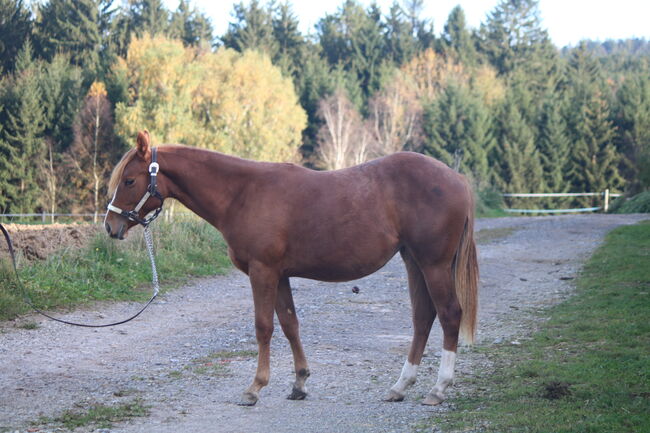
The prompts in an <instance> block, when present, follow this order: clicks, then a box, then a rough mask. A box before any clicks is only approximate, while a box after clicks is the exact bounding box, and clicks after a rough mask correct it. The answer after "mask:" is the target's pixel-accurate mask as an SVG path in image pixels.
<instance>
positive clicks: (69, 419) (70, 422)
mask: <svg viewBox="0 0 650 433" xmlns="http://www.w3.org/2000/svg"><path fill="white" fill-rule="evenodd" d="M148 415H149V407H148V406H145V405H144V403H143V401H142V400H141V399H135V400H133V401H131V402H129V403H123V404H120V405H117V406H106V405H103V404H98V405H93V406H91V407H89V408H87V409H76V410H67V411H65V412H63V413H62V414H61V415H59V416H57V417H54V418H47V417H43V418H40V419H39V420H38V421H37V422H34V423H33V424H34V425H52V424H54V425H61V426H63V427H64V428H66V429H68V430H74V429H76V428H80V427H89V426H92V427H93V428H100V429H105V428H112V427H113V423H116V422H121V421H126V420H129V419H131V418H136V417H143V416H148Z"/></svg>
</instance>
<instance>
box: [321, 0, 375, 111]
mask: <svg viewBox="0 0 650 433" xmlns="http://www.w3.org/2000/svg"><path fill="white" fill-rule="evenodd" d="M381 21H382V17H381V11H380V10H379V8H378V6H377V5H376V4H373V5H371V6H370V8H369V9H368V10H367V11H365V10H364V9H363V7H362V6H361V5H360V4H359V3H357V2H356V1H355V0H346V1H345V2H344V3H343V5H342V6H341V7H340V8H339V10H338V12H337V13H335V14H332V15H326V16H325V17H324V18H322V19H321V20H320V21H319V22H318V24H317V25H316V29H317V33H318V41H319V43H320V45H321V47H322V49H323V55H324V56H325V57H326V58H327V60H328V62H329V64H330V66H332V67H335V66H337V65H342V67H343V68H344V69H345V70H346V71H351V72H353V73H354V74H355V75H356V76H357V79H358V81H359V83H360V84H361V89H362V92H363V96H364V99H367V98H368V97H369V96H370V95H371V94H372V93H374V91H376V90H377V89H379V87H380V85H381V75H380V67H381V63H382V61H383V59H382V56H383V54H384V53H385V48H384V36H383V24H382V22H381Z"/></svg>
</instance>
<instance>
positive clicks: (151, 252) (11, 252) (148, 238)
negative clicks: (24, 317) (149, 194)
mask: <svg viewBox="0 0 650 433" xmlns="http://www.w3.org/2000/svg"><path fill="white" fill-rule="evenodd" d="M0 230H1V231H2V234H3V235H4V237H5V241H6V242H7V248H8V249H9V256H10V257H11V264H12V266H13V268H14V274H15V275H16V282H17V283H18V286H19V287H20V290H21V291H22V295H23V298H24V299H25V302H27V304H29V306H30V307H32V309H33V310H34V311H36V312H37V313H38V314H41V315H43V316H45V317H47V318H48V319H51V320H54V321H56V322H60V323H65V324H66V325H73V326H81V327H84V328H106V327H108V326H115V325H121V324H123V323H126V322H130V321H131V320H133V319H135V318H136V317H138V316H139V315H140V314H141V313H142V312H143V311H144V310H146V309H147V307H148V306H149V305H150V304H151V303H152V302H153V300H154V299H156V296H158V291H159V290H160V286H159V283H158V271H157V270H156V261H155V258H154V249H153V239H152V238H151V232H150V231H149V227H148V226H146V227H145V228H144V232H143V233H144V241H145V244H146V245H147V252H148V253H149V260H150V261H151V275H152V284H153V295H152V296H151V299H149V301H148V302H147V303H146V304H145V305H144V306H143V307H142V308H141V309H140V310H139V311H138V312H137V313H135V314H134V315H133V316H131V317H129V318H128V319H124V320H120V321H118V322H112V323H104V324H99V325H95V324H89V323H76V322H70V321H68V320H63V319H57V318H56V317H52V316H50V315H49V314H47V313H45V312H44V311H42V310H40V309H39V308H38V307H36V305H34V303H33V302H32V300H31V299H30V298H29V295H28V294H27V290H26V289H25V284H23V282H22V280H21V279H20V276H19V275H18V268H17V267H16V254H15V253H14V247H13V244H12V243H11V237H10V236H9V232H8V231H7V229H5V227H4V226H3V225H2V224H1V223H0Z"/></svg>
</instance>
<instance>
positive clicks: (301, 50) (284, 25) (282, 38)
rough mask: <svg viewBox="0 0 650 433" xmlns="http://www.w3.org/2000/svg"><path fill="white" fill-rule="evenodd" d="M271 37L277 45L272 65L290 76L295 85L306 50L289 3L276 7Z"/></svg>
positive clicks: (305, 42) (305, 43)
mask: <svg viewBox="0 0 650 433" xmlns="http://www.w3.org/2000/svg"><path fill="white" fill-rule="evenodd" d="M272 24H273V37H274V38H275V40H276V43H277V52H276V55H275V57H274V58H272V60H273V64H275V65H277V66H279V67H280V69H282V71H283V72H284V73H285V74H286V75H291V76H292V77H293V79H294V83H297V82H298V80H299V76H300V75H301V71H302V68H303V62H304V58H305V54H306V50H307V41H306V40H305V37H304V36H303V35H302V33H300V30H298V26H299V24H300V23H299V22H298V18H296V16H295V15H294V14H293V11H292V10H291V6H290V5H289V3H283V4H281V5H280V6H278V7H277V9H276V11H275V15H274V17H273V21H272Z"/></svg>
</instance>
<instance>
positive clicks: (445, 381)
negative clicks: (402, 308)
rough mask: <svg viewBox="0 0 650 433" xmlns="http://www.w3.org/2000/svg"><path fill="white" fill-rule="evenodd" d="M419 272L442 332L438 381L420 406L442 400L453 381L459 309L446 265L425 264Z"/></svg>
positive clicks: (449, 269)
mask: <svg viewBox="0 0 650 433" xmlns="http://www.w3.org/2000/svg"><path fill="white" fill-rule="evenodd" d="M421 269H422V273H423V274H424V278H425V280H426V282H427V287H428V288H429V294H430V296H431V299H432V300H433V305H434V308H435V309H436V312H437V313H438V319H439V320H440V325H441V326H442V332H443V343H442V356H441V360H440V369H439V370H438V380H437V381H436V384H435V386H434V387H433V389H432V390H431V392H429V394H428V395H427V396H426V398H425V399H424V401H423V402H422V404H427V405H437V404H440V403H442V402H443V401H444V399H445V390H446V389H447V387H448V386H449V385H451V383H452V382H453V380H454V365H455V363H456V349H457V347H458V331H459V327H460V319H461V308H460V304H459V303H458V299H457V298H456V292H455V289H454V283H453V280H452V276H451V265H450V264H447V265H445V264H435V265H429V266H426V265H425V266H422V268H421Z"/></svg>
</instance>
